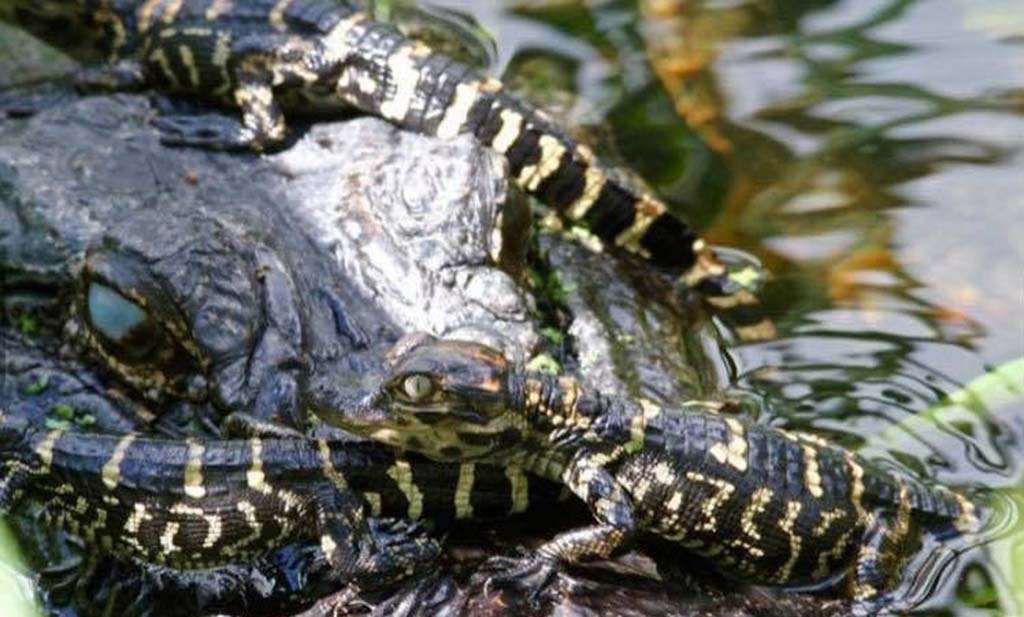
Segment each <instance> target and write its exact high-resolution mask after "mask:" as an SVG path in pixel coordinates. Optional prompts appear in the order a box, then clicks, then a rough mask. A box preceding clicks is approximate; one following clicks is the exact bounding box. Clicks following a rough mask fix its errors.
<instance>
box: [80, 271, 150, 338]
mask: <svg viewBox="0 0 1024 617" xmlns="http://www.w3.org/2000/svg"><path fill="white" fill-rule="evenodd" d="M146 319H148V315H147V314H146V311H144V310H142V307H140V306H139V305H138V304H135V303H134V302H132V301H131V300H128V299H127V298H125V297H124V296H122V295H121V294H119V293H117V292H116V291H114V290H113V289H111V288H110V287H107V286H106V285H101V284H99V283H90V284H89V321H90V322H91V323H92V325H93V327H95V328H96V329H97V330H99V331H100V333H101V334H102V335H103V336H105V337H107V338H108V339H110V340H111V341H114V342H121V341H122V340H123V339H124V338H125V337H126V336H127V335H129V334H130V333H131V332H132V331H133V330H134V329H136V328H138V327H139V326H141V325H142V324H144V323H145V322H146Z"/></svg>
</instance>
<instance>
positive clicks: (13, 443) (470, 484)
mask: <svg viewBox="0 0 1024 617" xmlns="http://www.w3.org/2000/svg"><path fill="white" fill-rule="evenodd" d="M558 490H559V489H558V487H555V486H552V485H547V483H542V482H536V481H533V482H531V481H529V479H528V476H526V475H525V474H524V473H523V472H522V471H521V470H519V469H517V468H515V467H509V468H498V467H491V466H487V465H476V464H473V463H468V462H467V463H463V464H455V465H453V464H438V463H433V462H430V461H427V460H425V459H424V458H422V457H418V456H415V455H413V456H411V457H403V456H398V455H396V454H394V453H393V452H391V451H390V450H389V449H388V448H384V447H382V446H379V445H377V444H373V443H367V442H352V441H344V442H342V441H324V440H310V439H302V438H294V439H285V438H264V439H260V438H253V439H248V440H226V441H208V442H200V441H171V440H162V439H152V438H146V437H142V436H139V435H136V434H126V435H101V434H87V433H79V432H70V431H63V430H52V431H41V430H38V429H35V428H30V427H29V426H28V424H27V422H25V421H24V420H23V419H21V418H17V417H13V416H8V417H3V415H2V414H0V513H2V512H5V511H9V510H10V509H11V508H12V507H14V506H15V505H16V504H17V503H18V502H19V501H20V500H21V499H22V498H27V499H31V500H35V501H38V502H42V504H43V505H44V506H45V511H46V515H47V516H48V517H49V518H50V519H51V520H52V521H53V522H54V523H56V524H57V525H60V526H62V527H64V528H66V529H67V530H68V531H70V532H71V533H72V534H74V535H77V536H79V537H81V538H82V539H83V540H84V541H85V542H86V543H87V544H88V545H89V546H91V547H93V548H95V549H98V550H99V551H101V552H104V553H113V554H116V555H121V556H125V557H129V558H134V559H138V560H141V561H143V562H146V563H155V564H160V565H164V566H167V567H170V568H174V569H178V570H189V569H201V568H210V567H215V566H221V565H227V564H230V563H237V562H240V561H243V560H245V559H246V558H248V557H251V556H255V555H258V554H262V553H266V552H268V551H269V550H271V549H275V548H279V547H281V546H283V545H286V544H292V543H296V542H299V541H303V540H311V541H313V542H319V544H320V547H321V548H322V551H323V556H324V557H325V558H326V560H327V563H328V564H329V566H331V567H332V568H333V569H334V571H336V572H337V574H338V575H339V579H340V580H341V581H343V582H351V581H355V582H357V583H359V584H362V585H371V584H372V585H374V586H376V585H379V584H380V583H381V582H386V581H391V580H394V579H397V578H399V577H401V576H404V575H407V574H409V573H410V571H411V570H412V569H415V568H416V567H417V566H419V565H423V564H424V563H426V562H429V561H431V560H433V558H434V557H436V556H437V554H438V550H439V547H438V545H437V543H436V542H435V541H434V540H431V539H430V538H429V537H426V536H424V535H422V534H413V533H407V534H404V536H403V535H402V534H400V537H399V539H397V540H394V541H389V542H388V545H387V546H381V545H376V544H377V543H376V542H375V538H376V535H375V534H374V533H371V532H370V529H369V527H368V523H367V516H372V517H374V518H379V517H396V518H401V519H413V520H416V519H421V518H430V519H432V520H451V519H465V518H469V517H474V518H476V517H501V516H505V515H508V514H510V513H513V512H520V511H523V510H525V509H526V507H527V505H528V504H529V503H530V500H531V499H540V500H541V501H543V502H547V503H550V502H552V501H553V500H555V499H556V498H557V495H558ZM389 535H392V536H393V535H394V534H389Z"/></svg>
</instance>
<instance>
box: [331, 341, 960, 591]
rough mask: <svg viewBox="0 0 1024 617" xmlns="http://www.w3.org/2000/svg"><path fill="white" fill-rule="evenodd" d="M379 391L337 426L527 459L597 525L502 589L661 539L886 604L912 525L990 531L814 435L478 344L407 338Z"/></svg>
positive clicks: (948, 499) (481, 457)
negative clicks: (643, 540)
mask: <svg viewBox="0 0 1024 617" xmlns="http://www.w3.org/2000/svg"><path fill="white" fill-rule="evenodd" d="M393 357H394V364H393V366H392V368H391V372H390V375H389V377H388V378H387V379H386V380H385V382H384V384H383V386H382V387H381V390H380V392H379V394H378V395H376V396H375V397H373V400H371V401H368V402H367V403H366V406H365V408H364V409H361V410H359V412H358V413H347V414H337V415H336V416H333V417H331V421H333V422H336V423H338V424H340V425H342V426H344V427H345V428H347V429H349V430H355V431H357V432H360V433H362V434H365V435H367V436H369V437H372V438H374V439H376V440H379V441H382V442H385V443H388V444H390V445H394V446H398V447H402V448H405V449H408V450H414V451H420V452H423V453H425V454H427V455H428V456H429V457H431V458H434V459H438V460H449V461H451V460H474V461H487V462H490V463H496V464H505V465H507V464H515V465H522V466H523V467H524V468H526V469H528V470H529V471H531V472H533V473H535V474H537V475H540V476H542V477H545V478H548V479H551V480H555V481H560V482H562V483H564V484H565V485H566V486H567V487H568V488H569V489H570V490H571V491H572V492H573V493H575V494H576V495H577V496H578V497H579V498H580V499H582V500H583V501H584V502H586V503H587V505H588V506H589V507H590V510H591V512H592V513H593V515H594V518H595V519H596V521H597V524H595V525H594V526H592V527H588V528H585V529H578V530H573V531H570V532H566V533H563V534H561V535H559V536H557V537H556V538H554V539H553V540H551V541H550V542H548V543H546V544H545V545H543V546H542V547H540V548H539V549H538V551H537V555H536V556H535V557H534V558H532V559H531V560H529V561H528V562H527V563H526V564H519V565H517V566H515V567H514V568H513V570H512V572H511V573H510V574H506V575H504V576H501V577H498V580H499V581H505V582H520V583H521V582H524V581H525V582H526V583H527V584H528V585H530V586H535V585H537V584H543V583H544V582H545V581H546V580H547V579H548V578H549V577H550V575H551V572H552V571H553V567H554V566H555V565H556V564H558V563H563V564H566V563H574V562H578V561H582V560H586V559H592V558H598V557H601V558H603V557H607V556H609V555H611V554H612V553H614V552H616V551H617V550H619V549H621V548H623V547H624V546H626V545H627V544H628V542H629V540H630V539H631V538H632V537H634V536H635V535H636V534H637V533H638V532H649V533H654V534H656V535H658V536H661V537H662V538H664V539H667V540H670V541H672V542H676V543H678V544H679V545H680V546H682V547H685V548H686V549H687V550H688V551H690V552H692V553H695V554H697V555H701V556H704V557H706V558H708V560H709V561H711V562H712V563H715V564H716V565H718V566H719V567H720V568H721V569H722V570H723V571H725V572H726V573H728V574H731V575H734V576H736V577H739V578H743V579H746V580H749V581H752V582H756V583H762V584H773V585H798V586H810V585H818V586H820V585H823V584H826V583H829V582H834V579H835V578H837V577H838V576H840V575H842V574H843V573H844V572H845V571H846V569H847V568H848V567H849V566H851V565H852V566H853V567H854V571H853V576H852V577H850V579H851V580H850V583H851V584H850V585H849V586H846V587H845V588H844V589H845V591H846V592H847V593H848V594H849V595H850V596H851V597H853V598H855V599H858V600H861V601H865V602H867V601H869V600H875V599H878V598H880V596H881V595H882V594H883V592H884V591H885V590H886V589H887V588H889V587H890V586H891V584H892V580H893V578H894V577H895V576H896V575H897V574H898V566H899V563H900V561H899V560H900V554H901V552H903V551H902V549H903V545H904V544H905V542H906V541H907V540H908V539H909V538H910V536H911V523H912V522H925V523H939V524H942V523H946V524H949V523H952V524H954V525H955V526H956V527H957V528H958V529H960V530H968V529H973V528H975V527H976V526H977V519H976V516H975V512H974V511H975V507H974V505H973V504H972V503H971V502H970V501H968V500H967V499H965V498H964V497H962V496H960V495H958V494H956V493H953V492H951V491H948V490H946V489H943V488H940V487H926V486H924V485H922V484H920V483H918V482H915V481H912V480H910V479H908V478H903V477H900V476H897V475H894V474H892V473H889V472H887V471H883V470H881V469H879V468H877V467H875V466H873V465H871V464H870V463H869V462H868V461H866V460H864V459H862V458H861V457H859V456H857V455H856V454H854V453H853V452H850V451H848V450H845V449H843V448H840V447H838V446H835V445H831V444H828V443H827V442H825V441H824V440H822V439H820V438H817V437H814V436H810V435H805V434H801V433H794V432H787V431H783V430H779V429H774V428H768V427H764V426H759V425H756V424H753V423H750V422H746V421H744V420H741V419H739V418H735V417H730V416H723V415H717V414H713V413H708V412H707V410H706V408H705V409H701V410H695V408H699V407H700V405H697V404H694V405H691V406H689V407H687V408H683V409H678V410H665V409H660V408H658V407H657V406H655V405H653V404H650V403H646V402H639V403H638V402H633V401H626V400H621V399H615V398H610V397H605V396H602V395H601V394H600V393H598V392H588V391H586V390H585V389H584V388H583V387H582V386H581V385H580V384H579V383H578V382H577V381H576V380H574V379H572V378H568V377H554V376H551V375H547V374H541V373H530V372H524V371H520V370H518V369H517V368H515V367H513V366H510V365H509V364H508V363H507V362H506V360H505V358H504V357H503V356H501V355H500V354H499V353H498V352H496V351H494V350H492V349H489V348H487V347H483V346H480V345H476V344H473V343H465V342H456V341H438V340H436V339H433V338H432V337H428V336H425V335H415V336H411V337H407V338H406V339H405V340H403V341H401V342H400V343H399V345H398V346H397V347H396V349H395V350H394V352H393Z"/></svg>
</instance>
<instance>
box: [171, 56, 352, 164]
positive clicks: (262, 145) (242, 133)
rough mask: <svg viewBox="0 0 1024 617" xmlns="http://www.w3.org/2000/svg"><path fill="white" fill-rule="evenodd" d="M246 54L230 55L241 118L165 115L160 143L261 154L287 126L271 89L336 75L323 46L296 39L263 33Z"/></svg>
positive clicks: (280, 138)
mask: <svg viewBox="0 0 1024 617" xmlns="http://www.w3.org/2000/svg"><path fill="white" fill-rule="evenodd" d="M247 44H251V45H250V48H249V49H247V50H246V52H245V53H244V54H241V55H240V56H239V57H236V58H234V59H232V62H233V66H232V68H231V69H230V70H231V74H232V78H233V81H234V90H233V92H232V93H231V99H233V101H234V103H235V104H236V105H237V106H238V107H239V108H240V109H241V111H242V117H241V121H239V120H238V119H237V118H234V117H228V116H225V115H222V114H216V113H214V114H199V115H181V116H164V117H161V118H157V119H156V120H155V121H154V125H155V126H156V127H157V128H159V129H160V130H161V131H162V132H163V142H164V143H166V144H168V145H175V146H196V147H200V148H208V149H211V150H253V151H256V152H262V151H264V150H267V149H273V148H276V147H279V146H281V145H282V144H283V143H284V140H285V137H286V134H287V127H286V125H285V118H284V112H283V111H282V110H281V105H280V103H279V102H278V101H277V99H276V98H275V95H274V89H275V88H288V87H303V86H312V85H313V84H315V83H319V82H322V81H324V82H326V81H329V80H331V79H333V78H334V77H336V74H337V71H338V61H334V60H332V58H330V57H329V56H326V55H324V54H323V53H322V49H320V48H319V47H317V46H315V45H313V46H310V44H308V43H306V42H305V41H302V40H296V37H288V36H278V37H261V38H259V39H258V40H253V41H247Z"/></svg>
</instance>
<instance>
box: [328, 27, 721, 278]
mask: <svg viewBox="0 0 1024 617" xmlns="http://www.w3.org/2000/svg"><path fill="white" fill-rule="evenodd" d="M336 28H337V30H336V31H335V32H332V33H331V34H330V35H328V36H327V37H326V39H325V40H328V41H331V45H333V47H334V49H335V53H336V54H337V55H345V56H347V57H348V58H350V62H349V63H348V64H347V65H346V68H345V70H344V71H343V73H342V76H341V77H340V79H339V83H338V94H339V95H340V96H341V97H342V98H344V99H345V100H346V101H348V102H350V103H352V104H353V105H355V106H357V107H358V108H360V109H362V110H364V111H367V112H370V113H374V114H378V115H381V116H383V117H384V118H386V119H388V120H391V121H392V122H395V123H397V124H399V125H401V126H403V127H407V128H410V129H412V130H415V131H417V132H421V133H424V134H427V135H434V136H437V137H441V138H452V137H456V136H458V135H463V134H469V135H473V136H474V137H475V138H476V139H477V140H479V142H480V143H481V144H483V145H485V146H488V147H490V148H491V149H493V150H494V151H495V152H497V153H499V154H501V155H503V156H504V157H505V158H506V159H507V160H508V163H509V169H510V172H511V176H512V177H513V178H514V179H515V180H516V183H517V184H518V185H519V186H520V187H521V188H522V189H523V190H525V191H526V192H527V193H530V194H531V195H534V196H536V197H537V198H538V199H540V200H541V201H542V202H544V203H545V204H547V205H549V206H551V207H553V208H555V209H556V210H557V211H558V212H559V213H561V214H562V216H563V217H564V218H566V219H567V220H568V221H569V222H570V223H572V224H582V225H585V226H586V227H587V228H588V229H589V230H590V231H591V232H592V233H593V234H594V235H595V236H597V238H599V239H600V240H601V241H602V242H603V243H604V245H605V246H608V247H616V248H620V249H623V250H626V251H628V252H630V253H633V254H636V255H639V256H641V257H643V258H645V259H648V260H650V261H651V262H653V263H654V264H656V265H658V266H660V267H663V268H666V269H670V270H672V271H675V272H677V273H678V274H679V275H681V276H682V278H683V280H684V281H685V282H686V283H687V285H689V286H704V287H705V288H711V289H720V290H724V289H725V288H726V287H727V281H726V280H725V276H726V271H725V268H724V266H723V265H722V264H721V263H719V262H718V260H717V258H716V257H715V256H714V253H713V252H712V251H711V249H710V248H709V247H708V246H707V244H706V243H705V242H704V241H703V240H701V239H700V238H698V237H697V235H696V234H695V233H694V231H693V230H692V229H691V228H690V227H688V226H687V225H686V224H685V223H683V222H682V221H681V220H680V219H679V218H678V217H677V216H675V215H674V214H672V213H671V212H669V211H668V210H667V208H666V207H665V205H664V203H662V202H661V201H659V200H657V199H656V198H654V197H653V196H651V195H649V194H646V193H643V192H640V191H636V190H634V189H632V188H630V187H628V186H626V185H625V184H623V183H622V182H620V181H618V180H616V179H615V178H613V177H612V176H611V175H610V174H609V173H608V172H607V171H606V169H605V168H604V167H603V166H602V165H601V163H600V162H599V161H598V160H597V159H596V157H595V156H594V154H593V153H592V152H591V151H590V150H589V148H587V147H586V146H584V145H582V144H578V143H576V142H575V141H574V140H573V139H571V138H570V137H569V136H568V135H567V134H566V133H565V132H564V131H562V130H561V129H560V128H559V127H558V126H557V125H556V124H555V123H554V122H553V121H552V120H551V119H550V118H548V117H547V116H546V115H545V114H544V113H543V112H542V111H539V110H537V109H535V108H533V107H532V106H530V105H528V104H527V103H525V102H523V101H522V100H520V99H518V98H516V97H515V96H513V95H511V94H509V93H508V92H506V91H505V89H504V87H503V86H502V84H501V83H500V82H498V81H496V80H494V79H489V78H485V77H483V76H481V75H480V74H478V73H477V72H476V71H474V70H473V69H471V68H470V67H467V66H465V65H462V64H460V63H458V62H455V61H453V60H452V59H451V58H449V57H447V56H445V55H443V54H440V53H436V52H433V51H431V50H430V49H428V48H426V47H424V46H422V45H421V44H419V43H416V42H413V41H410V40H408V39H407V38H405V37H404V36H403V35H402V34H400V33H399V32H398V31H397V30H395V29H394V28H392V27H391V26H389V25H387V24H381V23H378V22H374V21H372V20H370V19H368V18H367V17H365V16H362V15H360V14H358V13H357V14H354V15H353V16H351V17H349V18H347V19H346V20H345V21H343V22H342V23H341V25H339V26H337V27H336Z"/></svg>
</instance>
